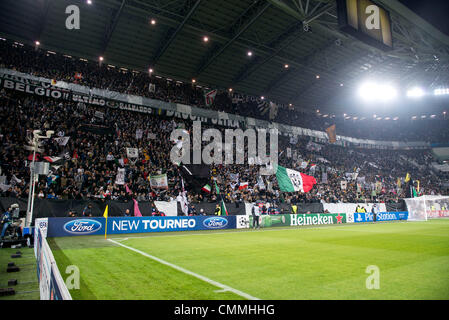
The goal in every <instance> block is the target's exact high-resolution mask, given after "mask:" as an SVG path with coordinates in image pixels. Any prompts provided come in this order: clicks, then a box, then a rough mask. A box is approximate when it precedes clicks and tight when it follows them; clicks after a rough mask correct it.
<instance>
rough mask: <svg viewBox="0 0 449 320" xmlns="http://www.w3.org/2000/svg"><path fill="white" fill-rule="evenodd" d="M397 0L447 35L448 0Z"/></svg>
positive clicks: (448, 32)
mask: <svg viewBox="0 0 449 320" xmlns="http://www.w3.org/2000/svg"><path fill="white" fill-rule="evenodd" d="M399 2H401V3H402V4H404V5H406V6H407V7H408V8H409V9H411V10H412V11H414V12H415V13H416V14H418V15H419V16H421V18H423V19H424V20H426V21H427V22H429V23H430V24H432V25H433V26H434V27H436V28H437V29H439V30H440V31H441V32H443V33H445V34H446V35H448V36H449V0H399Z"/></svg>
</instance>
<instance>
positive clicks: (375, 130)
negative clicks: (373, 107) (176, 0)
mask: <svg viewBox="0 0 449 320" xmlns="http://www.w3.org/2000/svg"><path fill="white" fill-rule="evenodd" d="M0 51H1V53H0V59H1V60H0V67H3V68H8V69H14V70H17V71H20V72H24V73H29V74H33V75H35V76H41V77H45V78H48V79H55V80H58V81H59V80H61V81H66V82H71V83H78V84H81V85H85V86H88V87H92V88H100V89H108V90H112V91H117V92H120V93H125V94H131V95H138V96H144V97H148V98H152V99H157V100H161V101H165V102H174V103H182V104H186V105H191V106H196V107H200V108H209V109H213V110H218V111H223V112H228V113H233V114H239V115H242V116H248V117H253V118H257V119H264V120H270V121H274V122H279V123H284V124H289V125H294V126H297V127H303V128H309V129H313V130H320V131H323V130H324V129H325V128H327V127H328V126H329V125H330V124H336V126H337V128H338V134H339V135H343V136H350V137H355V138H362V139H372V140H394V141H427V142H446V141H448V140H449V130H447V128H448V123H449V119H447V118H446V117H445V116H444V117H440V116H439V117H437V118H434V119H430V118H427V119H426V120H412V119H410V118H408V119H399V120H398V121H394V120H384V121H381V122H379V121H376V120H373V118H371V117H368V118H367V119H365V120H360V119H361V118H360V117H359V118H358V119H357V120H354V119H353V118H351V119H348V118H346V117H345V116H343V115H335V116H334V117H332V116H331V115H327V117H323V116H324V115H319V114H318V113H316V112H315V110H313V111H312V112H310V111H309V112H305V111H304V110H294V107H292V108H290V107H289V106H288V105H284V104H277V105H278V106H279V108H278V110H277V112H274V113H273V114H272V117H271V118H270V112H268V111H267V108H268V106H269V104H268V101H261V100H260V99H259V97H254V96H248V95H243V94H238V93H236V92H232V94H231V93H230V92H228V91H227V89H224V90H218V93H217V95H216V97H215V101H214V103H213V104H212V105H206V104H205V99H204V94H205V92H206V91H209V90H211V89H209V88H206V89H205V88H204V87H201V86H198V85H193V84H192V83H183V82H180V81H175V80H174V79H166V78H162V77H158V76H155V75H151V76H150V75H149V73H148V72H135V71H131V70H128V69H122V68H120V67H119V66H114V67H112V66H110V65H108V64H107V63H106V62H104V63H102V64H99V63H98V62H96V61H87V60H80V59H79V58H76V57H71V56H68V55H62V54H58V53H49V52H48V51H46V50H42V49H37V50H36V49H35V48H32V47H29V46H26V45H19V44H16V43H12V42H10V41H6V40H5V41H0ZM380 123H381V124H380Z"/></svg>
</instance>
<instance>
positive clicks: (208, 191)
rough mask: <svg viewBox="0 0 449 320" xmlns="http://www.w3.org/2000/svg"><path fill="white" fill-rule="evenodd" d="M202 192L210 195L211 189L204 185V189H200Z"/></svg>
mask: <svg viewBox="0 0 449 320" xmlns="http://www.w3.org/2000/svg"><path fill="white" fill-rule="evenodd" d="M201 190H203V191H204V192H207V193H210V191H211V187H210V185H208V184H206V185H205V186H204V187H202V188H201Z"/></svg>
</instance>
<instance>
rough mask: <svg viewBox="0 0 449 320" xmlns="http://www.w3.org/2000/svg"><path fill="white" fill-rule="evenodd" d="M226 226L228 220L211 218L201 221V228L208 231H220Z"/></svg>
mask: <svg viewBox="0 0 449 320" xmlns="http://www.w3.org/2000/svg"><path fill="white" fill-rule="evenodd" d="M227 225H228V219H225V218H221V217H211V218H207V219H206V220H204V221H203V226H205V227H206V228H208V229H220V228H224V227H226V226H227Z"/></svg>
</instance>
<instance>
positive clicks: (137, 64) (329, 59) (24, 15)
mask: <svg viewBox="0 0 449 320" xmlns="http://www.w3.org/2000/svg"><path fill="white" fill-rule="evenodd" d="M378 2H379V3H380V4H382V5H383V6H384V7H386V8H387V9H388V10H390V14H391V18H392V21H393V41H394V49H393V50H392V51H389V52H383V51H380V50H378V49H375V48H373V47H370V46H367V45H365V44H364V43H362V42H360V41H359V40H356V39H355V38H352V37H351V36H349V35H347V34H345V33H342V32H341V31H339V30H338V21H337V12H336V1H335V0H256V1H254V0H226V1H222V0H196V1H194V0H165V1H162V0H159V1H158V0H151V1H150V0H92V4H91V5H89V4H87V3H86V1H81V0H58V1H55V0H23V1H17V0H2V1H1V2H0V34H1V35H2V36H3V37H6V38H10V39H15V40H18V41H23V42H26V43H29V44H33V43H34V41H36V40H39V41H40V43H41V45H42V48H44V49H47V50H53V51H57V52H61V53H65V54H70V55H72V56H77V57H83V58H87V59H91V60H98V57H99V56H103V57H104V59H105V60H104V61H105V63H107V64H112V65H115V66H119V67H125V68H129V69H133V70H139V71H147V70H148V69H149V68H150V67H151V68H152V69H153V70H154V74H156V75H160V76H165V77H170V78H174V79H176V80H181V81H186V82H190V81H192V79H195V80H196V85H201V86H206V87H211V88H220V89H227V88H233V90H234V91H236V92H241V93H246V94H252V95H258V96H262V95H263V96H265V97H267V98H268V99H270V100H274V101H277V102H279V103H285V104H288V103H293V104H294V105H295V106H300V107H302V108H309V109H316V108H317V107H319V108H320V109H326V108H327V107H329V106H332V102H335V101H336V100H337V99H336V97H339V96H340V95H341V94H342V93H343V92H345V90H350V89H351V88H354V86H355V84H357V83H358V82H360V81H361V79H362V78H364V77H366V76H367V75H371V76H379V77H384V78H388V79H391V80H395V81H399V82H401V83H403V84H406V85H407V86H412V85H415V84H417V83H416V82H417V81H419V85H422V86H426V87H427V88H434V87H438V86H441V85H446V86H447V85H448V84H449V37H448V36H447V35H445V34H443V33H442V32H440V31H438V30H437V29H436V28H435V27H433V26H432V25H430V24H429V23H427V22H426V21H425V20H423V19H422V18H420V17H419V16H418V15H416V14H415V13H413V12H412V11H411V10H409V9H408V8H407V7H405V6H404V5H402V4H401V3H400V2H398V1H396V0H378ZM73 4H75V5H78V7H79V8H80V13H81V23H80V29H79V30H68V29H67V28H66V27H65V20H66V18H67V17H68V14H66V13H65V11H66V7H67V6H69V5H73ZM151 19H154V20H155V22H156V23H155V24H154V25H153V24H151V23H150V21H151ZM204 36H207V37H208V39H209V41H207V42H205V41H204V40H203V37H204ZM248 51H251V52H252V56H248V54H247V53H248ZM287 65H288V67H287ZM318 76H319V77H318Z"/></svg>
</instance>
